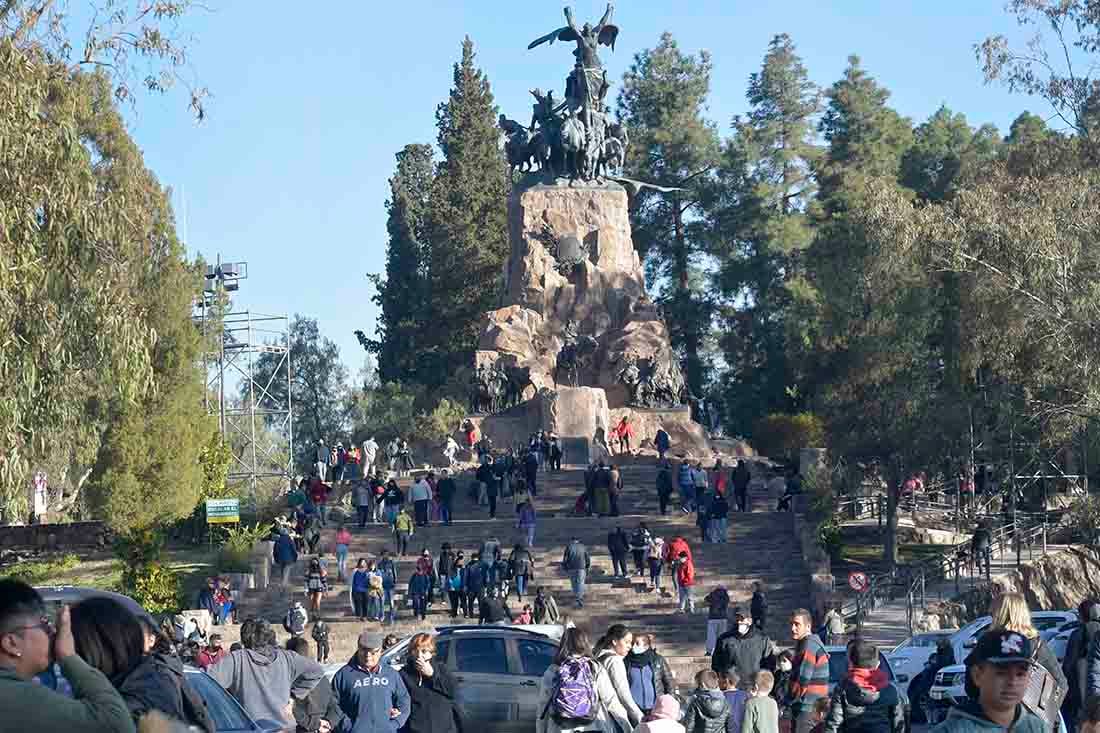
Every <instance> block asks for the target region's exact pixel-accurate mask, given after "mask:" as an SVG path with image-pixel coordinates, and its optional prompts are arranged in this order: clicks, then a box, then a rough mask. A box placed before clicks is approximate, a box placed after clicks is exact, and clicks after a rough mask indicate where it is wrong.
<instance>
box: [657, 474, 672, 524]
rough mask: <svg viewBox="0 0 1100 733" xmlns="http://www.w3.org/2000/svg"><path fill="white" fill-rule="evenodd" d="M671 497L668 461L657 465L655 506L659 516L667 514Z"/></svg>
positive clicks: (670, 476) (670, 477)
mask: <svg viewBox="0 0 1100 733" xmlns="http://www.w3.org/2000/svg"><path fill="white" fill-rule="evenodd" d="M671 497H672V466H671V465H670V464H669V462H668V461H661V462H660V463H659V464H657V506H658V508H659V509H660V512H661V516H662V517H663V516H665V515H667V514H668V500H669V499H670V498H671Z"/></svg>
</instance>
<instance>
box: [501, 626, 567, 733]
mask: <svg viewBox="0 0 1100 733" xmlns="http://www.w3.org/2000/svg"><path fill="white" fill-rule="evenodd" d="M512 643H513V644H514V645H515V656H514V659H515V662H516V663H517V664H518V667H517V670H516V671H517V676H518V677H519V678H520V680H519V697H518V702H517V705H518V716H519V720H520V723H521V725H522V727H524V728H525V729H526V730H532V729H533V727H534V725H535V721H536V720H537V719H538V717H539V716H540V715H541V714H542V711H541V710H539V709H538V706H539V683H540V682H541V681H542V675H543V673H545V672H546V668H547V667H549V666H550V665H551V664H553V663H554V656H555V655H556V654H557V653H558V646H557V644H555V643H554V642H552V641H550V640H548V639H547V640H542V639H524V638H519V639H515V640H513V642H512Z"/></svg>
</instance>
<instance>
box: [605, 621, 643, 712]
mask: <svg viewBox="0 0 1100 733" xmlns="http://www.w3.org/2000/svg"><path fill="white" fill-rule="evenodd" d="M633 647H634V635H633V634H632V633H630V630H629V629H627V628H626V626H624V625H622V624H614V625H612V626H611V627H610V628H608V630H607V633H606V634H604V635H603V637H601V638H600V640H599V641H597V642H596V647H595V649H593V653H594V654H595V656H596V661H597V662H599V663H600V665H601V666H602V667H603V668H604V669H605V670H607V674H608V676H609V677H610V678H611V686H612V687H614V688H615V700H614V702H612V703H611V705H610V709H609V710H608V712H610V713H611V714H612V715H614V716H615V717H618V718H626V719H627V720H628V721H630V725H631V726H632V727H633V726H636V725H638V724H639V723H641V722H642V711H641V709H640V708H639V707H638V704H637V703H636V702H634V696H633V695H632V694H631V692H630V681H629V679H628V677H627V674H626V664H625V663H624V661H623V659H624V658H625V657H626V655H627V654H629V653H630V650H631V649H632V648H633Z"/></svg>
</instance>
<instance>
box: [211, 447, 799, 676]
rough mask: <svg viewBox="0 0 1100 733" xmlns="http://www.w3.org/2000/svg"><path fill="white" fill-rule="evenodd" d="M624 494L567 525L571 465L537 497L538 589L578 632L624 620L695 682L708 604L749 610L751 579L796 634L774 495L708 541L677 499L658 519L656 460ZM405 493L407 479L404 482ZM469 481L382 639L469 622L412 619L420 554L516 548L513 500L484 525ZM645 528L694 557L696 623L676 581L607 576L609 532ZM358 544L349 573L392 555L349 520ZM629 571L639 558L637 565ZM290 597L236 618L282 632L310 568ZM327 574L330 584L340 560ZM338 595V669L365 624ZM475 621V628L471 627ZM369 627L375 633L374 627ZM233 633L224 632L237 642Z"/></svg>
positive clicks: (401, 571)
mask: <svg viewBox="0 0 1100 733" xmlns="http://www.w3.org/2000/svg"><path fill="white" fill-rule="evenodd" d="M622 471H623V481H624V491H623V493H622V495H621V497H620V502H619V503H620V510H621V512H622V516H620V517H617V518H599V517H584V516H581V517H577V516H572V509H573V506H574V502H575V500H576V497H577V496H578V495H579V494H580V493H581V492H582V491H583V485H584V483H583V472H582V470H581V469H579V468H570V469H567V470H565V471H562V472H561V473H557V474H548V473H542V472H540V474H539V494H538V496H537V497H536V499H535V501H536V507H537V510H538V512H539V521H538V526H537V530H536V534H535V547H534V548H533V550H532V554H533V555H534V558H535V579H534V581H533V582H532V584H531V586H532V588H531V590H530V591H529V593H530V594H531V595H532V596H533V594H534V591H533V588H534V587H535V586H539V585H541V586H543V587H545V588H546V589H548V590H549V591H550V592H551V593H552V594H553V596H554V598H555V600H557V602H558V606H559V608H560V609H561V611H562V613H563V614H566V615H568V616H569V617H570V618H572V619H573V620H574V621H575V622H577V623H578V624H584V625H586V626H587V627H588V628H589V629H590V630H591V632H592V634H593V636H598V635H599V634H601V633H602V632H603V630H605V629H606V628H607V627H608V626H609V625H611V624H613V623H624V624H626V625H627V626H628V627H629V628H631V629H632V630H634V631H639V632H642V631H644V632H648V633H652V634H654V635H655V636H656V640H657V641H656V643H657V647H658V649H659V650H660V651H661V653H662V654H664V655H665V656H666V658H668V659H669V662H670V663H671V665H672V667H673V669H674V670H676V671H677V677H678V679H681V680H684V679H689V678H690V675H692V674H694V672H695V671H696V670H698V669H699V668H701V667H705V666H707V665H708V664H709V660H707V659H706V658H705V657H704V656H703V653H704V652H703V646H704V640H705V635H706V608H705V605H704V604H703V602H702V599H703V597H704V596H705V595H706V594H707V593H708V592H709V591H710V590H711V589H713V588H715V587H717V586H719V585H721V586H724V587H725V588H726V589H727V590H728V591H729V592H730V594H731V596H732V597H733V603H734V605H742V606H744V607H745V608H746V610H747V608H748V602H749V598H750V596H751V594H752V583H753V581H756V580H760V581H762V582H763V583H764V585H765V588H766V589H767V593H768V599H769V604H770V613H769V619H768V628H767V631H768V633H769V635H770V636H771V637H772V638H773V639H776V640H777V641H779V642H781V643H782V642H786V641H787V639H788V636H789V631H788V626H787V623H788V619H789V614H790V612H791V611H792V610H794V609H795V608H797V607H799V606H803V605H805V604H806V602H807V600H806V599H807V595H808V589H807V583H806V575H805V571H804V568H803V563H802V558H801V554H800V551H799V548H798V543H797V541H796V539H795V538H794V536H793V533H792V515H790V514H788V513H776V512H773V511H771V509H773V508H774V506H775V498H774V497H768V496H765V495H764V494H763V493H761V491H762V486H761V487H757V490H756V491H753V492H752V493H751V494H750V496H751V507H750V508H751V509H752V510H753V511H751V512H749V513H747V514H738V513H734V514H731V516H730V522H729V524H730V533H729V542H728V543H726V544H710V543H706V544H703V543H701V542H700V532H699V529H698V528H697V527H696V526H695V523H694V519H695V517H694V515H687V514H684V513H682V512H681V511H680V510H679V508H678V506H677V505H676V504H675V501H674V502H673V507H671V508H670V511H669V514H668V516H666V517H660V516H658V515H657V501H656V490H655V488H654V487H655V477H656V468H655V466H654V465H653V462H652V460H645V459H640V460H639V461H637V462H628V463H626V464H625V465H624V466H622ZM401 483H402V486H403V488H404V487H405V486H406V485H407V484H408V481H402V482H401ZM465 485H466V481H464V480H460V482H459V487H460V494H461V495H460V497H459V498H458V499H457V501H456V507H455V521H454V523H453V524H452V525H450V526H441V525H432V526H431V527H427V528H417V530H416V532H415V534H414V535H413V537H412V538H411V539H410V542H409V551H410V554H409V555H408V556H406V557H404V558H401V559H400V561H399V562H398V593H397V598H398V618H397V621H396V623H394V624H392V625H387V626H385V627H384V629H385V631H386V632H387V633H390V632H392V633H394V634H397V635H398V636H399V637H403V636H405V635H408V634H411V633H414V632H416V631H420V630H427V629H428V628H429V627H431V626H443V625H449V624H453V623H457V624H461V623H466V622H467V621H466V620H465V619H462V618H461V617H460V618H458V619H457V620H454V621H452V620H451V618H450V612H449V606H448V604H447V603H446V602H445V599H444V601H443V602H440V601H439V600H437V602H436V603H435V604H434V605H433V606H432V607H431V609H430V610H429V613H428V619H427V621H426V622H419V621H416V620H415V619H413V618H412V613H411V609H409V608H408V605H407V603H406V600H405V590H404V589H405V585H406V583H407V581H408V578H409V576H410V575H411V574H412V573H413V568H414V565H415V561H416V557H417V555H418V554H419V553H420V550H421V549H422V548H423V547H427V548H428V549H430V550H431V552H432V554H433V556H438V553H439V549H440V546H441V545H442V543H443V542H449V543H450V544H451V547H452V548H454V549H456V550H457V549H461V550H463V551H464V552H465V554H466V557H467V558H469V557H470V556H471V554H472V553H473V552H476V550H477V548H478V546H479V545H480V543H481V542H482V540H484V539H486V538H488V537H491V536H495V537H496V538H497V539H498V540H500V542H501V544H502V547H503V548H504V552H505V553H506V554H507V553H508V552H510V551H511V548H512V547H513V546H514V545H515V544H516V543H517V542H519V541H520V537H521V535H520V532H519V530H517V529H516V528H515V521H514V513H515V506H514V504H513V503H512V500H511V499H503V500H501V502H500V503H499V504H498V507H497V518H496V519H489V518H488V510H487V508H485V507H478V506H476V504H474V503H473V502H472V501H471V500H470V499H469V497H468V496H467V495H466V492H465ZM640 521H644V522H646V524H647V526H648V527H649V529H650V531H651V532H654V533H655V534H658V535H660V536H661V537H663V538H665V539H666V540H670V539H672V538H673V537H675V536H677V535H680V536H683V537H684V538H685V539H687V541H688V543H689V545H690V546H691V548H692V553H693V557H694V559H695V564H696V579H697V581H696V586H695V591H694V597H695V600H696V606H697V610H696V613H695V614H694V615H682V614H678V613H676V610H677V601H676V598H675V597H674V596H673V595H672V593H671V591H672V586H671V579H670V578H669V577H668V575H667V572H666V574H665V575H664V577H663V585H664V588H665V594H664V595H661V594H657V593H651V592H649V591H648V577H646V578H642V577H631V578H629V579H621V578H614V577H612V567H611V558H610V556H609V554H608V552H607V547H606V543H607V534H608V532H610V531H612V530H613V529H614V528H615V527H616V526H621V527H623V529H624V530H626V531H627V532H628V533H629V532H630V530H631V529H633V528H634V527H636V526H637V524H638V522H640ZM335 527H336V522H334V521H330V522H329V527H328V529H327V530H326V532H325V536H324V540H323V543H324V545H326V546H328V547H331V546H332V539H333V534H334V532H335ZM349 527H350V528H351V529H352V534H353V537H354V539H353V544H352V547H351V550H350V553H349V562H348V565H349V568H350V567H353V566H354V562H355V560H356V559H358V558H360V557H366V558H375V557H377V556H378V555H380V554H381V551H382V550H383V549H387V548H388V549H391V550H392V549H393V548H394V544H393V539H392V536H391V534H390V532H389V530H388V528H387V527H385V526H384V525H368V526H367V527H366V528H365V529H362V530H360V529H359V528H358V527H357V526H355V525H354V524H353V523H350V522H349ZM574 536H576V537H578V538H579V539H580V540H581V541H582V542H584V543H585V544H586V545H587V546H588V549H589V552H590V553H591V555H592V569H591V571H590V573H589V578H588V584H587V590H586V597H585V605H584V607H583V608H575V607H574V603H573V595H572V591H571V589H570V584H569V578H568V576H567V575H566V574H565V573H563V572H562V571H561V570H560V569H559V567H558V566H559V563H560V561H561V557H562V552H563V549H564V546H565V544H566V543H567V542H568V541H569V539H570V538H571V537H574ZM630 564H631V565H632V560H631V563H630ZM298 565H299V566H298V567H297V568H296V573H295V574H294V575H293V579H292V583H293V584H294V585H292V586H291V587H289V588H287V589H282V588H280V587H278V586H277V585H276V586H272V587H269V588H268V589H266V590H255V591H246V592H245V593H244V595H243V598H242V599H241V609H240V616H239V618H241V619H243V618H246V617H248V616H262V617H265V618H268V619H269V620H271V621H272V622H274V623H276V625H278V624H280V623H281V620H282V616H283V614H284V613H285V612H286V609H287V607H288V605H289V603H290V601H291V600H292V599H293V597H295V596H296V597H298V598H303V599H304V596H302V595H301V594H302V593H303V591H302V587H303V586H302V571H303V570H304V567H305V563H304V562H299V564H298ZM329 569H330V574H331V576H332V577H333V578H335V568H334V565H333V563H332V562H331V556H330V563H329ZM333 585H334V592H333V593H330V594H329V595H328V596H327V597H326V598H325V599H324V600H323V601H322V606H321V608H322V614H323V615H324V617H325V619H326V621H328V622H329V625H330V627H331V629H332V633H331V637H330V639H331V643H332V647H333V648H332V660H335V661H343V660H344V659H347V658H348V657H349V656H350V654H351V653H352V652H353V651H354V644H355V637H356V635H357V634H358V633H359V632H360V631H362V629H363V625H362V624H360V623H359V622H358V620H357V619H355V618H354V617H352V616H351V609H350V602H349V597H348V587H347V584H346V583H334V584H333ZM509 606H510V608H511V609H512V610H513V612H517V611H518V610H519V605H518V604H517V602H516V601H515V596H514V595H513V596H512V598H511V599H510V602H509ZM473 623H476V620H474V621H473ZM368 626H377V624H374V623H371V622H368ZM230 636H231V634H226V639H227V640H231V639H230Z"/></svg>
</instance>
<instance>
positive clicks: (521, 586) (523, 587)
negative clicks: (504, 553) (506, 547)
mask: <svg viewBox="0 0 1100 733" xmlns="http://www.w3.org/2000/svg"><path fill="white" fill-rule="evenodd" d="M508 565H509V566H510V568H511V572H512V580H513V582H514V583H515V586H516V598H518V599H519V602H520V603H523V594H524V593H526V592H527V584H528V583H530V582H531V578H533V577H534V566H535V558H534V557H532V555H531V552H530V551H529V550H528V549H527V548H526V547H524V546H523V545H520V544H517V545H516V546H515V547H514V548H513V549H512V554H511V555H509V556H508ZM504 598H505V600H507V598H508V596H507V595H505V596H504Z"/></svg>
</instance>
